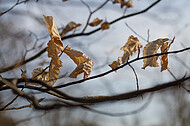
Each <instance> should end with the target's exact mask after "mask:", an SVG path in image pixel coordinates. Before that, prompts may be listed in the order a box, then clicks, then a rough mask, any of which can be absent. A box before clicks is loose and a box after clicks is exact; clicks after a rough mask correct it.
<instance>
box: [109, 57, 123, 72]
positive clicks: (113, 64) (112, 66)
mask: <svg viewBox="0 0 190 126" xmlns="http://www.w3.org/2000/svg"><path fill="white" fill-rule="evenodd" d="M121 60H122V57H118V59H117V61H113V62H112V64H110V65H109V66H110V67H111V68H112V69H115V68H118V67H119V66H120V65H121V63H122V61H121ZM115 72H117V70H115Z"/></svg>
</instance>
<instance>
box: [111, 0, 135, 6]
mask: <svg viewBox="0 0 190 126" xmlns="http://www.w3.org/2000/svg"><path fill="white" fill-rule="evenodd" d="M115 3H120V4H121V8H123V7H124V6H126V7H127V8H131V7H134V5H133V0H128V1H127V2H126V1H125V0H114V1H113V4H115Z"/></svg>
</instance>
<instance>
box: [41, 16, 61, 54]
mask: <svg viewBox="0 0 190 126" xmlns="http://www.w3.org/2000/svg"><path fill="white" fill-rule="evenodd" d="M43 16H44V21H45V23H46V26H47V28H48V31H49V33H50V36H51V40H50V41H49V42H48V44H47V45H48V47H47V52H48V57H53V56H55V55H58V54H59V53H60V52H61V51H63V43H62V41H61V38H60V36H59V32H58V30H57V27H56V25H55V24H54V21H53V17H52V16H45V15H43Z"/></svg>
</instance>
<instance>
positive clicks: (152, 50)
mask: <svg viewBox="0 0 190 126" xmlns="http://www.w3.org/2000/svg"><path fill="white" fill-rule="evenodd" d="M168 40H169V39H168V38H164V39H157V40H155V41H152V42H150V43H148V44H147V45H146V46H145V47H144V49H143V57H145V56H149V55H154V54H156V53H157V50H158V49H159V48H160V46H161V45H162V43H164V42H166V41H168ZM143 62H144V65H143V67H142V69H145V68H146V67H147V66H150V67H158V66H159V63H158V56H154V57H150V58H145V59H143Z"/></svg>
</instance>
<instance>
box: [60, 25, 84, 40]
mask: <svg viewBox="0 0 190 126" xmlns="http://www.w3.org/2000/svg"><path fill="white" fill-rule="evenodd" d="M79 26H81V24H76V23H75V22H70V23H68V24H67V25H66V27H65V28H64V29H63V31H62V33H61V37H62V38H63V36H64V35H65V34H67V33H68V32H70V31H72V30H73V29H76V28H77V27H79Z"/></svg>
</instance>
